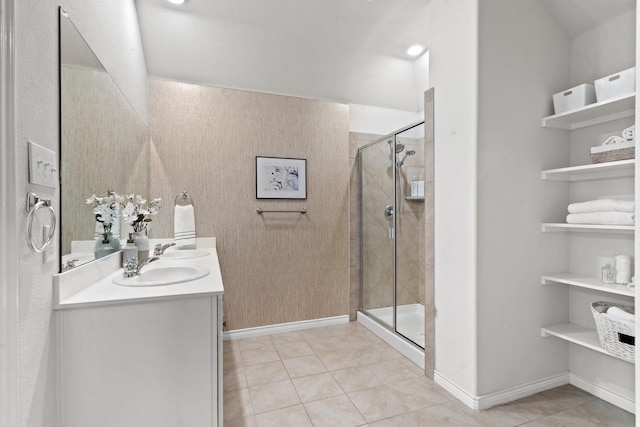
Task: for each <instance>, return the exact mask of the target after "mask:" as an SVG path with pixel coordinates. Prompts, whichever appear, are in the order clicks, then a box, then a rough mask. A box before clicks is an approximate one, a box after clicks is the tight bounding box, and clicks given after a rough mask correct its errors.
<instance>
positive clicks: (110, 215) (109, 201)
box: [87, 191, 124, 240]
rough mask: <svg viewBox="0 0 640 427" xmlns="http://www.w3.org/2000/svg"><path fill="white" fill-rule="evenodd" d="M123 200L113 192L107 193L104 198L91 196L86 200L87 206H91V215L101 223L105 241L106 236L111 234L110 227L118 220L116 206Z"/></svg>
mask: <svg viewBox="0 0 640 427" xmlns="http://www.w3.org/2000/svg"><path fill="white" fill-rule="evenodd" d="M123 200H124V197H122V196H121V195H119V194H117V193H114V192H113V191H109V192H107V194H106V196H96V195H95V194H93V195H91V197H89V198H88V199H87V204H88V205H93V213H94V214H95V216H96V221H98V222H99V223H101V224H102V227H103V228H104V237H105V240H106V239H107V235H108V234H109V233H111V227H112V226H113V225H114V223H115V222H116V221H117V220H118V216H119V212H118V206H119V204H121V203H122V201H123Z"/></svg>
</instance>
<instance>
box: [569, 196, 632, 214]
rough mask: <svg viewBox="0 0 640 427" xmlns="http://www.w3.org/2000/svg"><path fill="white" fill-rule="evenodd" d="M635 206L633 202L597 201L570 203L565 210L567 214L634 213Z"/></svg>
mask: <svg viewBox="0 0 640 427" xmlns="http://www.w3.org/2000/svg"><path fill="white" fill-rule="evenodd" d="M635 207H636V204H635V202H634V201H633V200H613V199H598V200H589V201H587V202H579V203H571V204H570V205H569V206H568V207H567V210H568V211H569V213H572V214H577V213H590V212H631V213H633V212H635Z"/></svg>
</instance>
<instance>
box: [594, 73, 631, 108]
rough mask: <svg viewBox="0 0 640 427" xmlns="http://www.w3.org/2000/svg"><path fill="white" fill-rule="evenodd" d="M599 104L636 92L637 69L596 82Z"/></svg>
mask: <svg viewBox="0 0 640 427" xmlns="http://www.w3.org/2000/svg"><path fill="white" fill-rule="evenodd" d="M594 83H595V85H596V99H597V100H598V102H602V101H606V100H608V99H615V98H620V97H622V96H625V95H631V94H632V93H633V92H635V90H636V67H631V68H629V69H627V70H624V71H620V72H619V73H615V74H611V75H610V76H607V77H603V78H601V79H598V80H596V81H595V82H594Z"/></svg>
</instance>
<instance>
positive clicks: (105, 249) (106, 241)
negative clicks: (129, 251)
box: [94, 233, 120, 259]
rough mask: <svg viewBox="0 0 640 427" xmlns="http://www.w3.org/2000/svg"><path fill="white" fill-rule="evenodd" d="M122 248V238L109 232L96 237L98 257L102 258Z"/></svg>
mask: <svg viewBox="0 0 640 427" xmlns="http://www.w3.org/2000/svg"><path fill="white" fill-rule="evenodd" d="M119 250H120V240H119V239H116V238H115V237H113V235H112V234H111V233H107V234H105V235H103V236H102V237H99V238H97V239H96V245H95V248H94V255H95V257H96V259H98V258H102V257H104V256H107V255H109V254H112V253H114V252H118V251H119Z"/></svg>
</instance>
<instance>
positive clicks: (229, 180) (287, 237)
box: [149, 79, 349, 330]
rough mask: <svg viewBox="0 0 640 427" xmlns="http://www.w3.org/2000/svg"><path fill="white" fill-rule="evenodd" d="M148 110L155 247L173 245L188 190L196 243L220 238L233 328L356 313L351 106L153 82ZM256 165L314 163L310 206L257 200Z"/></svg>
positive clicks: (309, 174)
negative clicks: (156, 210)
mask: <svg viewBox="0 0 640 427" xmlns="http://www.w3.org/2000/svg"><path fill="white" fill-rule="evenodd" d="M149 110H150V119H149V120H150V122H149V128H150V129H151V182H150V197H162V199H163V200H164V201H165V206H164V208H163V209H162V210H161V212H160V214H159V216H158V217H157V218H156V219H155V220H154V226H153V229H152V232H151V236H152V237H171V236H173V200H174V198H175V196H176V195H178V194H179V193H180V192H181V191H184V190H186V191H188V192H189V194H190V195H191V196H192V198H193V200H194V205H195V212H196V231H197V234H198V236H202V237H207V236H213V237H216V238H217V243H218V254H219V257H220V266H221V269H222V277H223V280H224V285H225V297H224V304H225V317H226V320H227V329H228V330H236V329H242V328H248V327H257V326H264V325H272V324H278V323H285V322H294V321H300V320H307V319H315V318H322V317H330V316H337V315H345V314H347V313H348V311H349V170H348V148H349V111H348V107H347V106H346V105H342V104H335V103H329V102H323V101H315V100H309V99H302V98H294V97H287V96H280V95H270V94H263V93H256V92H249V91H241V90H234V89H224V88H217V87H210V86H201V85H193V84H185V83H177V82H171V81H165V80H159V79H150V80H149ZM256 156H272V157H291V158H304V159H307V199H306V200H257V199H256V194H255V191H256V190H255V185H256V184H255V179H256V176H255V175H256V172H255V157H256ZM258 207H261V208H263V209H299V208H302V207H304V208H306V209H307V211H308V213H307V214H306V215H301V214H297V213H271V214H267V213H265V214H263V215H258V214H257V213H256V208H258Z"/></svg>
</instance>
